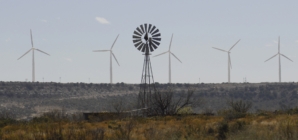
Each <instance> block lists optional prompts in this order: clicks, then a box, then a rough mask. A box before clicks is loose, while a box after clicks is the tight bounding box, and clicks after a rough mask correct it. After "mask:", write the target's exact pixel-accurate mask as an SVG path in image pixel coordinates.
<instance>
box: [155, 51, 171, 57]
mask: <svg viewBox="0 0 298 140" xmlns="http://www.w3.org/2000/svg"><path fill="white" fill-rule="evenodd" d="M168 52H169V51H166V52H163V53H161V54H158V55H155V56H153V57H156V56H160V55H163V54H165V53H168Z"/></svg>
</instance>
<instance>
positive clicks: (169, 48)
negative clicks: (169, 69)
mask: <svg viewBox="0 0 298 140" xmlns="http://www.w3.org/2000/svg"><path fill="white" fill-rule="evenodd" d="M173 35H174V34H172V37H171V42H170V46H169V51H170V50H171V46H172V39H173Z"/></svg>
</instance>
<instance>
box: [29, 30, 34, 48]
mask: <svg viewBox="0 0 298 140" xmlns="http://www.w3.org/2000/svg"><path fill="white" fill-rule="evenodd" d="M30 36H31V45H32V48H33V37H32V31H31V29H30Z"/></svg>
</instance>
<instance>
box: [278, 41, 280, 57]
mask: <svg viewBox="0 0 298 140" xmlns="http://www.w3.org/2000/svg"><path fill="white" fill-rule="evenodd" d="M278 53H280V37H278Z"/></svg>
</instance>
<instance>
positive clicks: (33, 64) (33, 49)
mask: <svg viewBox="0 0 298 140" xmlns="http://www.w3.org/2000/svg"><path fill="white" fill-rule="evenodd" d="M30 36H31V45H32V48H31V49H30V50H29V51H27V52H26V53H25V54H23V55H22V56H21V57H20V58H18V60H19V59H21V58H22V57H23V56H25V55H26V54H28V53H29V52H30V51H32V82H35V62H34V51H39V52H41V53H44V54H46V55H49V54H48V53H46V52H44V51H42V50H39V49H36V48H34V46H33V38H32V31H31V29H30Z"/></svg>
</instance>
